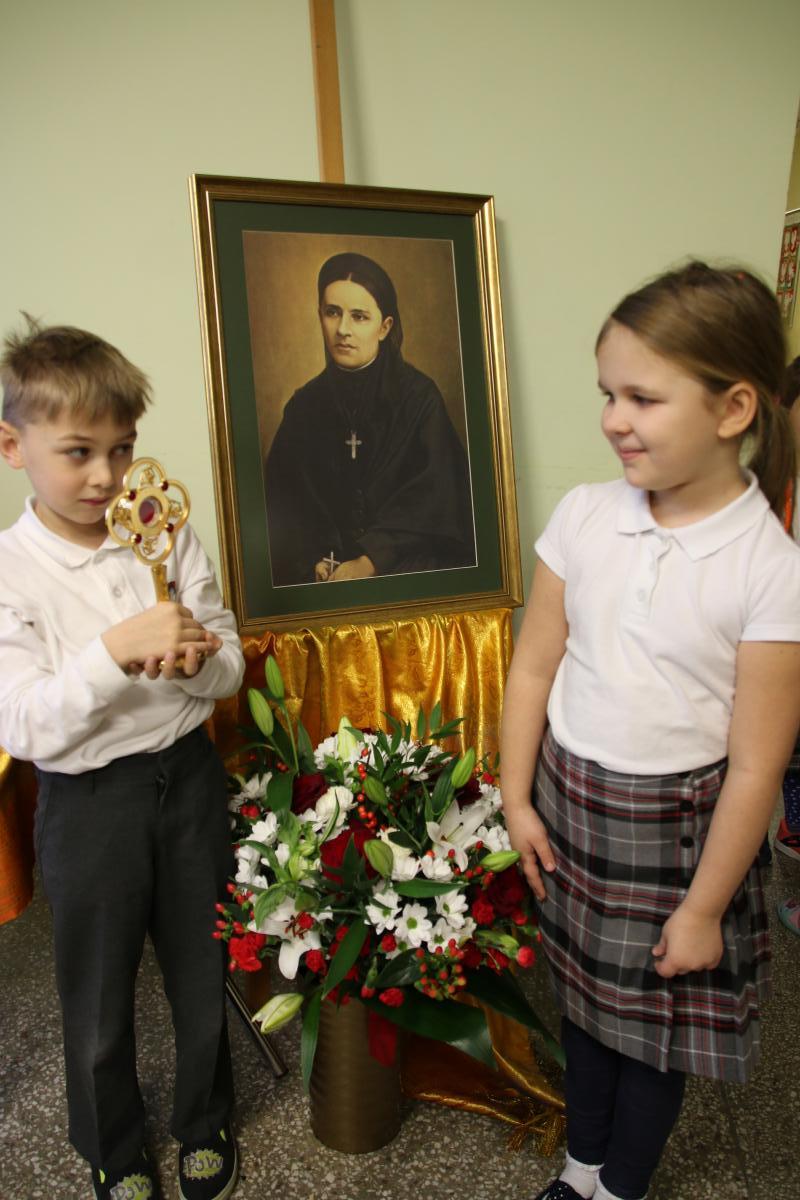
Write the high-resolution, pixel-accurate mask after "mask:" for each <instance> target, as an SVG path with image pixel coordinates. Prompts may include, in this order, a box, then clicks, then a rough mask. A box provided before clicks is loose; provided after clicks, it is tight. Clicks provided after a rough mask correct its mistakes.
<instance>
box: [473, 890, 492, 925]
mask: <svg viewBox="0 0 800 1200" xmlns="http://www.w3.org/2000/svg"><path fill="white" fill-rule="evenodd" d="M470 911H471V912H472V915H473V917H474V918H475V920H476V921H477V922H478V924H479V925H491V924H492V923H493V922H494V909H493V908H492V906H491V904H490V903H489V901H488V900H486V899H485V898H484V897H483V896H478V898H477V900H474V901H473V903H472V909H471V910H470Z"/></svg>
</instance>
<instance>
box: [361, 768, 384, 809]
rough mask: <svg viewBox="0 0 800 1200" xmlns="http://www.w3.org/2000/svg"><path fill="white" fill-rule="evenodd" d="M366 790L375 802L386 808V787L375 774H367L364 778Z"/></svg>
mask: <svg viewBox="0 0 800 1200" xmlns="http://www.w3.org/2000/svg"><path fill="white" fill-rule="evenodd" d="M364 791H365V792H366V793H367V796H368V797H369V799H370V800H371V801H372V803H373V804H377V805H378V807H379V808H386V788H385V787H384V786H383V784H382V783H381V781H380V780H379V779H376V778H375V776H374V775H367V777H366V779H365V780H364Z"/></svg>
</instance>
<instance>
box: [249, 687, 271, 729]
mask: <svg viewBox="0 0 800 1200" xmlns="http://www.w3.org/2000/svg"><path fill="white" fill-rule="evenodd" d="M247 703H248V705H249V708H250V712H251V713H252V714H253V720H254V721H255V723H256V725H257V726H258V728H259V729H260V730H261V732H262V733H263V735H264V737H267V738H268V737H271V736H272V731H273V729H274V728H275V718H274V717H273V715H272V709H271V708H270V706H269V701H268V700H267V699H266V698H265V697H264V696H263V695H262V694H261V692H259V691H258V690H257V688H248V689H247Z"/></svg>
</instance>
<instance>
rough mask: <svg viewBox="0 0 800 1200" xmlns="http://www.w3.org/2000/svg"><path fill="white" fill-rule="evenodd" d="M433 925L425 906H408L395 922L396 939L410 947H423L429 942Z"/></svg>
mask: <svg viewBox="0 0 800 1200" xmlns="http://www.w3.org/2000/svg"><path fill="white" fill-rule="evenodd" d="M432 928H433V925H432V923H431V921H430V918H429V917H428V910H427V908H425V906H424V905H423V904H407V905H406V906H405V908H404V909H403V911H402V913H401V915H400V916H399V917H397V918H396V920H395V937H396V938H397V939H398V941H400V940H402V941H403V942H404V943H406V944H407V945H408V946H414V947H416V946H421V945H422V943H423V942H424V941H427V939H428V937H429V935H430V932H431V930H432Z"/></svg>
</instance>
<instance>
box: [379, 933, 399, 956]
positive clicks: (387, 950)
mask: <svg viewBox="0 0 800 1200" xmlns="http://www.w3.org/2000/svg"><path fill="white" fill-rule="evenodd" d="M396 949H397V941H396V939H395V936H394V934H393V933H385V934H384V935H383V937H382V938H381V950H382V951H383V953H384V954H391V953H392V951H393V950H396Z"/></svg>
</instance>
